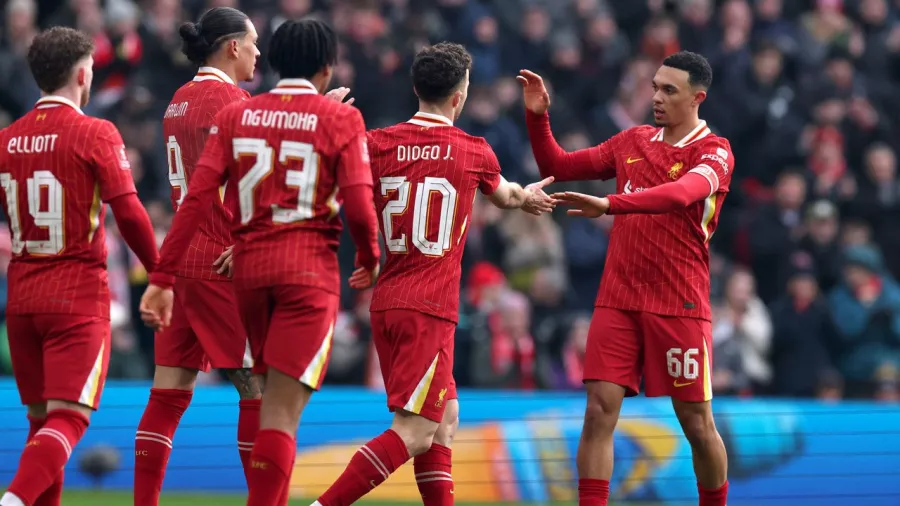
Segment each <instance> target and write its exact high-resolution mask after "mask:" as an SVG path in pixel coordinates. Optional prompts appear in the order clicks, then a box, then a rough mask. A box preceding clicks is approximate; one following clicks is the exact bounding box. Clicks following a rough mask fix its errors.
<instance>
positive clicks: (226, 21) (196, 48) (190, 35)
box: [178, 7, 249, 65]
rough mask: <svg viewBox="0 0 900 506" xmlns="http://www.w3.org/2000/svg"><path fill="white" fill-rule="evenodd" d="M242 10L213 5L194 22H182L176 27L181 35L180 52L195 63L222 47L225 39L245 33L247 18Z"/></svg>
mask: <svg viewBox="0 0 900 506" xmlns="http://www.w3.org/2000/svg"><path fill="white" fill-rule="evenodd" d="M248 19H249V18H248V17H247V15H246V14H244V13H243V12H241V11H239V10H237V9H232V8H231V7H215V8H212V9H210V10H208V11H206V12H205V13H204V14H203V16H201V17H200V21H198V22H196V23H190V22H188V23H183V24H182V25H181V27H179V28H178V34H179V35H181V40H182V42H183V43H182V45H181V52H182V53H184V55H185V56H187V57H188V60H191V61H192V62H194V63H195V64H197V65H203V64H204V63H206V60H207V59H208V58H209V57H210V56H211V55H212V54H213V53H215V52H216V51H218V50H219V48H220V47H222V44H223V43H224V42H225V41H227V40H233V39H237V38H239V37H243V36H244V35H246V34H247V20H248Z"/></svg>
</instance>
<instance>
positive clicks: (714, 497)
mask: <svg viewBox="0 0 900 506" xmlns="http://www.w3.org/2000/svg"><path fill="white" fill-rule="evenodd" d="M697 490H699V491H700V506H725V501H726V500H727V499H728V482H727V481H726V482H725V484H724V485H722V486H721V487H719V488H717V489H714V490H706V489H704V488H703V487H701V486H700V485H697Z"/></svg>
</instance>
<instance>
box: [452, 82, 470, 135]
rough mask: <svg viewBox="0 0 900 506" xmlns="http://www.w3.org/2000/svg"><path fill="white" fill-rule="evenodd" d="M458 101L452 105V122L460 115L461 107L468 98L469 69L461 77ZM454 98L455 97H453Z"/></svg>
mask: <svg viewBox="0 0 900 506" xmlns="http://www.w3.org/2000/svg"><path fill="white" fill-rule="evenodd" d="M457 93H458V94H459V95H458V97H457V98H458V99H459V102H458V103H457V104H456V105H455V106H454V109H453V118H452V119H453V122H454V123H456V120H458V119H459V117H460V116H462V112H463V107H465V106H466V99H467V98H469V71H468V70H467V71H466V77H465V78H464V79H463V82H462V86H461V87H460V90H459V91H458V92H457ZM454 100H456V99H454Z"/></svg>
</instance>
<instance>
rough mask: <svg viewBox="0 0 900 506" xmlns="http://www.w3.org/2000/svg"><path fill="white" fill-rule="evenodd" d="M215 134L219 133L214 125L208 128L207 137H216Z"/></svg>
mask: <svg viewBox="0 0 900 506" xmlns="http://www.w3.org/2000/svg"><path fill="white" fill-rule="evenodd" d="M217 133H219V127H217V126H216V125H213V126H211V127H209V135H216V134H217Z"/></svg>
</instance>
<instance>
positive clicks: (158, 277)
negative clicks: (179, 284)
mask: <svg viewBox="0 0 900 506" xmlns="http://www.w3.org/2000/svg"><path fill="white" fill-rule="evenodd" d="M150 284H151V285H156V286H158V287H160V288H172V286H173V285H174V284H175V276H173V275H172V274H164V273H162V272H154V273H152V274H150Z"/></svg>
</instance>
